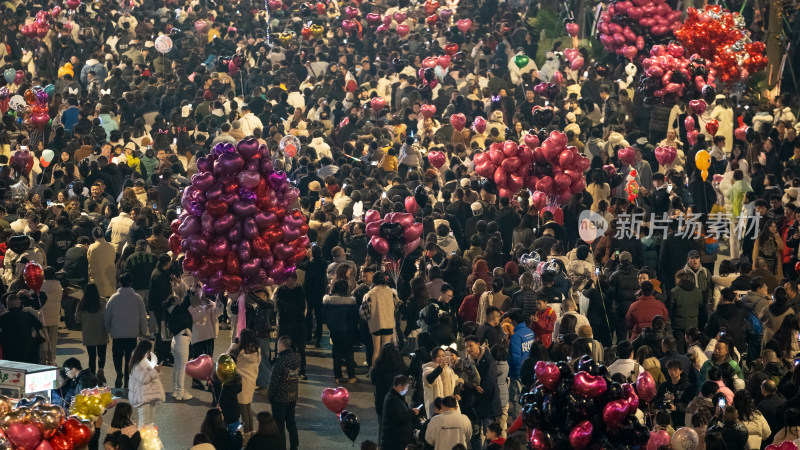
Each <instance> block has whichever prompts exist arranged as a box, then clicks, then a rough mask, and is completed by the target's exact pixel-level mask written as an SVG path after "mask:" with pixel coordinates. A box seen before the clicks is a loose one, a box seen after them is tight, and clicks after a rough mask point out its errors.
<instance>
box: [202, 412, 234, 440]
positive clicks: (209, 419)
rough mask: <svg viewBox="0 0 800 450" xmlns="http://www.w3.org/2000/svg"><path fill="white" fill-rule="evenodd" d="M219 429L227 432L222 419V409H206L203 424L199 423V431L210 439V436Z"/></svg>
mask: <svg viewBox="0 0 800 450" xmlns="http://www.w3.org/2000/svg"><path fill="white" fill-rule="evenodd" d="M220 431H225V432H227V429H226V427H225V421H224V420H223V419H222V411H220V410H219V409H217V408H212V409H209V410H208V411H206V418H205V419H203V424H202V425H200V432H201V433H203V434H204V435H205V436H206V437H208V438H209V439H211V437H212V436H214V435H215V434H217V433H218V432H220Z"/></svg>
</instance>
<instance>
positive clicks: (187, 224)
mask: <svg viewBox="0 0 800 450" xmlns="http://www.w3.org/2000/svg"><path fill="white" fill-rule="evenodd" d="M199 232H200V219H198V218H197V216H189V217H187V218H186V220H184V221H183V223H181V226H179V227H178V234H180V235H181V236H183V237H186V236H191V235H193V234H197V233H199Z"/></svg>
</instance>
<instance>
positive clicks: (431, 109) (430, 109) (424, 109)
mask: <svg viewBox="0 0 800 450" xmlns="http://www.w3.org/2000/svg"><path fill="white" fill-rule="evenodd" d="M419 112H420V114H422V116H423V117H425V118H426V119H430V118H431V117H433V116H434V115H435V114H436V106H434V105H422V106H421V107H420V109H419Z"/></svg>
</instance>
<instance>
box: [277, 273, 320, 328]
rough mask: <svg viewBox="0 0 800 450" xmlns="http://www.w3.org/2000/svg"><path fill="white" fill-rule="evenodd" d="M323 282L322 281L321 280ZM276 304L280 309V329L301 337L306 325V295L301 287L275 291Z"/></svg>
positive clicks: (284, 287) (283, 288) (282, 288)
mask: <svg viewBox="0 0 800 450" xmlns="http://www.w3.org/2000/svg"><path fill="white" fill-rule="evenodd" d="M320 281H321V280H320ZM275 304H276V306H277V307H278V328H279V329H280V330H282V331H279V332H278V333H279V334H281V333H282V332H283V330H285V331H286V332H290V333H292V336H299V334H298V333H300V334H302V330H303V328H304V325H305V311H306V295H305V291H304V290H303V288H302V287H300V286H295V287H294V289H289V288H288V287H286V286H281V287H279V288H278V289H277V290H275Z"/></svg>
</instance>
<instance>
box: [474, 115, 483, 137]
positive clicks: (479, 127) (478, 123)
mask: <svg viewBox="0 0 800 450" xmlns="http://www.w3.org/2000/svg"><path fill="white" fill-rule="evenodd" d="M472 128H473V129H474V130H475V132H476V133H480V134H483V132H484V131H486V119H484V118H483V117H482V116H477V117H475V120H473V121H472Z"/></svg>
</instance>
